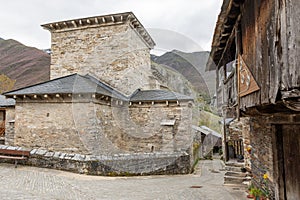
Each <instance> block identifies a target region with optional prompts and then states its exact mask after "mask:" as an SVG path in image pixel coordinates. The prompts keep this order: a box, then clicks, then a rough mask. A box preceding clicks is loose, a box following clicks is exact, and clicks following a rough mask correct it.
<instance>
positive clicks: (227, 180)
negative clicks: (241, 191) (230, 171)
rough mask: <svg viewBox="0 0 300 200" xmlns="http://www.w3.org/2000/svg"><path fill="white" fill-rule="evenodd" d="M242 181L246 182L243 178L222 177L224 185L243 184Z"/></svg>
mask: <svg viewBox="0 0 300 200" xmlns="http://www.w3.org/2000/svg"><path fill="white" fill-rule="evenodd" d="M244 181H247V179H246V178H245V177H233V176H225V177H224V184H243V182H244Z"/></svg>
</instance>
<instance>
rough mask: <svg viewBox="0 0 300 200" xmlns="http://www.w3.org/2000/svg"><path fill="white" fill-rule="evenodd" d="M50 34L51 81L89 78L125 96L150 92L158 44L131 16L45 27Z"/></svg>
mask: <svg viewBox="0 0 300 200" xmlns="http://www.w3.org/2000/svg"><path fill="white" fill-rule="evenodd" d="M42 27H44V28H45V29H47V30H49V31H50V32H51V50H52V55H51V72H50V77H51V79H54V78H58V77H62V76H66V75H69V74H74V73H78V74H82V75H85V74H90V75H92V76H95V77H96V78H98V79H100V80H101V81H103V82H106V83H107V84H109V85H111V86H112V87H114V88H116V89H117V90H119V91H120V92H123V93H124V94H127V95H129V94H132V92H133V91H135V90H136V89H137V88H142V89H150V78H149V77H150V76H151V61H150V50H151V49H152V48H153V47H154V45H155V43H154V41H153V39H152V38H151V37H150V35H149V34H148V32H147V31H146V30H145V28H144V27H143V25H142V24H141V23H140V22H139V21H138V19H137V18H136V17H135V15H134V14H133V13H132V12H126V13H119V14H112V15H103V16H97V17H89V18H83V19H74V20H68V21H61V22H54V23H49V24H44V25H42Z"/></svg>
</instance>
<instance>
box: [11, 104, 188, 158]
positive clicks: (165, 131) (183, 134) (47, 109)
mask: <svg viewBox="0 0 300 200" xmlns="http://www.w3.org/2000/svg"><path fill="white" fill-rule="evenodd" d="M191 106H192V103H189V102H180V104H177V102H169V103H168V105H167V104H166V103H165V102H161V103H155V104H153V105H152V103H141V104H139V103H137V104H132V105H128V104H127V103H124V104H123V105H115V104H114V103H113V102H110V101H104V100H100V99H81V100H80V101H78V100H76V101H75V100H74V99H73V100H72V99H69V100H68V99H64V102H61V101H57V102H55V101H54V100H42V101H40V100H27V102H17V105H16V120H15V134H14V137H13V138H14V141H13V142H12V141H11V142H8V143H7V144H14V145H17V146H22V147H27V148H43V149H45V150H51V151H60V152H66V153H78V154H93V155H112V154H117V153H128V152H135V153H138V152H175V151H181V150H185V151H188V150H189V149H190V147H191V146H192V141H193V135H192V132H191V122H192V120H191V118H192V107H191ZM168 120H169V121H170V120H174V122H175V123H174V125H164V124H163V122H164V121H168Z"/></svg>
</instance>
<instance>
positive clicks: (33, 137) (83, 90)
mask: <svg viewBox="0 0 300 200" xmlns="http://www.w3.org/2000/svg"><path fill="white" fill-rule="evenodd" d="M42 27H43V28H45V29H46V30H49V31H50V33H51V51H52V54H51V67H50V69H51V72H50V76H51V77H50V81H47V82H43V83H39V84H36V85H32V86H29V87H25V88H21V89H18V90H15V91H10V92H8V93H6V94H5V96H6V97H7V98H14V99H15V100H16V105H15V110H11V111H10V110H9V111H7V115H9V116H14V124H12V123H10V124H6V126H7V127H8V128H7V130H8V131H7V133H6V135H5V137H6V138H7V140H6V145H11V146H20V147H26V148H32V149H45V150H47V151H53V152H65V153H76V154H82V155H115V154H120V153H151V152H178V151H186V152H187V153H189V152H191V151H192V150H191V146H192V142H193V141H192V140H193V137H192V130H191V123H192V110H193V99H192V98H191V97H189V96H186V95H183V94H179V93H176V92H173V91H170V90H165V89H164V90H162V89H160V83H159V81H157V80H156V79H155V78H153V76H152V74H151V61H150V50H151V49H152V48H153V47H154V46H155V43H154V41H153V39H152V38H151V36H150V35H149V33H148V32H147V31H146V29H145V28H144V27H143V25H142V24H141V23H140V22H139V20H138V19H137V18H136V17H135V15H134V14H133V13H132V12H126V13H119V14H111V15H103V16H96V17H89V18H83V19H74V20H67V21H60V22H54V23H49V24H45V25H42ZM11 112H13V113H11ZM9 126H13V128H12V127H9Z"/></svg>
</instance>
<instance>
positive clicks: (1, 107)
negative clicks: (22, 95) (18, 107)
mask: <svg viewBox="0 0 300 200" xmlns="http://www.w3.org/2000/svg"><path fill="white" fill-rule="evenodd" d="M15 103H16V102H15V100H14V99H6V98H5V96H3V95H0V144H4V142H5V129H6V128H10V127H5V124H13V123H14V121H13V120H14V115H13V114H14V112H10V110H14V107H15ZM7 111H8V112H9V113H11V114H12V115H6V112H7ZM5 121H7V122H8V123H5Z"/></svg>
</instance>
